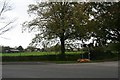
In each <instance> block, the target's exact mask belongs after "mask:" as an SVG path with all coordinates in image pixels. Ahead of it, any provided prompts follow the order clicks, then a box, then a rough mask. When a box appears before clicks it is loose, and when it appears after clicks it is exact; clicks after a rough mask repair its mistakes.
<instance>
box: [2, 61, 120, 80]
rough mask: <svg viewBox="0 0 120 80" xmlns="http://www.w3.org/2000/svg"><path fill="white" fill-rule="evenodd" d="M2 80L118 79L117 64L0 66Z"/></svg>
mask: <svg viewBox="0 0 120 80" xmlns="http://www.w3.org/2000/svg"><path fill="white" fill-rule="evenodd" d="M2 77H3V78H118V62H117V61H115V62H99V63H76V64H51V63H40V62H39V63H36V64H35V63H33V64H32V63H23V64H22V63H20V64H19V63H18V64H12V63H10V64H4V65H3V66H2Z"/></svg>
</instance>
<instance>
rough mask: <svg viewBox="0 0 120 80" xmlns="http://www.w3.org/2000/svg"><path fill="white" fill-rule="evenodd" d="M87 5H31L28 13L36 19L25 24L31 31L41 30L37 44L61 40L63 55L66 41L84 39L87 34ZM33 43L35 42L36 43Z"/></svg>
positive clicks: (67, 3) (65, 3) (66, 3)
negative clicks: (45, 40) (43, 40)
mask: <svg viewBox="0 0 120 80" xmlns="http://www.w3.org/2000/svg"><path fill="white" fill-rule="evenodd" d="M86 6H87V5H86V4H85V3H77V2H76V3H75V2H74V3H73V2H72V3H69V2H50V3H37V4H31V5H29V10H28V13H32V14H35V16H34V17H35V18H34V19H33V20H31V21H28V22H25V23H24V24H23V26H27V28H29V29H30V30H35V29H37V30H40V33H39V34H37V35H36V38H34V41H35V42H40V41H41V40H42V39H43V38H44V39H48V40H51V39H55V38H59V40H60V42H61V54H62V55H64V53H65V41H66V40H67V39H69V40H72V39H79V40H81V39H83V38H85V37H86V33H87V28H86V27H87V26H86V25H87V21H88V19H89V15H88V14H87V12H86ZM34 41H33V42H34Z"/></svg>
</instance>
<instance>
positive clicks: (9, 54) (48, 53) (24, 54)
mask: <svg viewBox="0 0 120 80" xmlns="http://www.w3.org/2000/svg"><path fill="white" fill-rule="evenodd" d="M81 53H82V52H65V54H81ZM58 54H60V53H59V52H22V53H0V56H3V57H4V56H43V55H58Z"/></svg>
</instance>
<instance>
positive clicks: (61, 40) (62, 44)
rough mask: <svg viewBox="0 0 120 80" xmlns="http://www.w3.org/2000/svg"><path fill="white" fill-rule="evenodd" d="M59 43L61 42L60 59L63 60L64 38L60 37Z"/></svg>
mask: <svg viewBox="0 0 120 80" xmlns="http://www.w3.org/2000/svg"><path fill="white" fill-rule="evenodd" d="M60 42H61V58H62V59H65V39H64V36H62V37H61V38H60Z"/></svg>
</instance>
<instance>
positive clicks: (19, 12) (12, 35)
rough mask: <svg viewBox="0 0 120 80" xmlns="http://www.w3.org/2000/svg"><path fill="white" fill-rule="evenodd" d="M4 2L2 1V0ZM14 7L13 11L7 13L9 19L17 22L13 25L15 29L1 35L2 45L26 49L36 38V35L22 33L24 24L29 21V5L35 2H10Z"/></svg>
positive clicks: (31, 0) (26, 0) (28, 0)
mask: <svg viewBox="0 0 120 80" xmlns="http://www.w3.org/2000/svg"><path fill="white" fill-rule="evenodd" d="M1 1H2V0H1ZM8 2H9V4H10V5H11V6H12V10H11V11H8V12H6V13H5V15H6V17H7V19H9V20H12V19H15V20H16V21H15V22H14V23H13V28H12V29H11V30H10V31H8V32H6V33H4V34H2V35H0V45H3V46H10V47H18V46H20V45H21V46H23V48H26V47H27V46H28V45H29V43H30V42H31V40H32V38H33V37H34V34H35V33H33V32H32V33H29V32H27V31H26V32H24V33H22V24H23V22H25V21H27V20H28V19H29V15H28V14H27V10H28V5H29V4H31V3H34V2H35V0H8Z"/></svg>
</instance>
